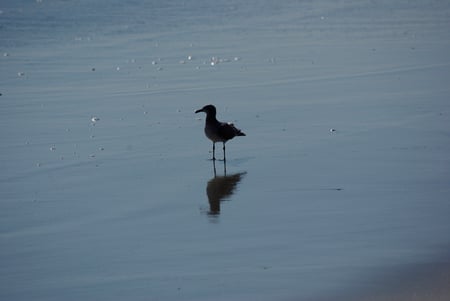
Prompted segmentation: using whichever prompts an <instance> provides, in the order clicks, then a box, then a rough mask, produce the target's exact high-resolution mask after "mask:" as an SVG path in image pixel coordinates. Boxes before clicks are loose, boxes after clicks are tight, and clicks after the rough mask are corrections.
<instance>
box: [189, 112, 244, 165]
mask: <svg viewBox="0 0 450 301" xmlns="http://www.w3.org/2000/svg"><path fill="white" fill-rule="evenodd" d="M199 112H205V113H206V121H205V135H206V137H208V138H209V139H210V140H211V141H212V142H213V158H212V159H213V160H216V157H215V149H216V142H222V143H223V160H224V161H225V159H226V158H225V143H226V142H227V141H228V140H230V139H233V138H234V137H236V136H245V134H244V133H243V132H242V131H241V130H240V129H238V128H236V127H235V126H234V124H232V123H226V122H220V121H218V120H217V118H216V107H215V106H213V105H206V106H204V107H203V108H201V109H200V110H197V111H195V113H199Z"/></svg>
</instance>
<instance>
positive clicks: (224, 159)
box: [223, 142, 226, 162]
mask: <svg viewBox="0 0 450 301" xmlns="http://www.w3.org/2000/svg"><path fill="white" fill-rule="evenodd" d="M223 161H224V162H225V161H226V158H225V142H224V143H223Z"/></svg>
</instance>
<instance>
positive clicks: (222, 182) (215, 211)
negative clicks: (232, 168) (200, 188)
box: [206, 161, 246, 215]
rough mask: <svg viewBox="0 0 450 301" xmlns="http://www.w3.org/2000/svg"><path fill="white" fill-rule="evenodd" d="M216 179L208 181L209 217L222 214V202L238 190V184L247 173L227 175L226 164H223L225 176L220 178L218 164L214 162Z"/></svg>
mask: <svg viewBox="0 0 450 301" xmlns="http://www.w3.org/2000/svg"><path fill="white" fill-rule="evenodd" d="M213 168H214V177H213V178H212V179H211V180H209V181H208V184H207V186H206V194H207V196H208V201H209V212H208V214H209V215H219V214H220V202H222V201H226V200H229V198H230V197H231V196H232V195H233V193H234V192H235V190H236V187H237V185H238V183H239V182H240V181H241V180H242V178H243V176H244V175H245V174H246V172H241V173H235V174H232V175H227V167H226V162H225V161H224V162H223V176H218V175H217V172H216V163H215V161H213Z"/></svg>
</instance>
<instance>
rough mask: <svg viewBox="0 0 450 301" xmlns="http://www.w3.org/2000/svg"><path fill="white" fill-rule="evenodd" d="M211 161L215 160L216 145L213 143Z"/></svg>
mask: <svg viewBox="0 0 450 301" xmlns="http://www.w3.org/2000/svg"><path fill="white" fill-rule="evenodd" d="M212 159H213V160H216V143H215V142H213V157H212Z"/></svg>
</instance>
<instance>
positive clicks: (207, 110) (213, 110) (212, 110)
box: [195, 105, 216, 116]
mask: <svg viewBox="0 0 450 301" xmlns="http://www.w3.org/2000/svg"><path fill="white" fill-rule="evenodd" d="M200 112H205V113H206V115H211V116H216V107H215V106H213V105H206V106H204V107H203V108H201V109H200V110H197V111H195V113H200Z"/></svg>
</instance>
